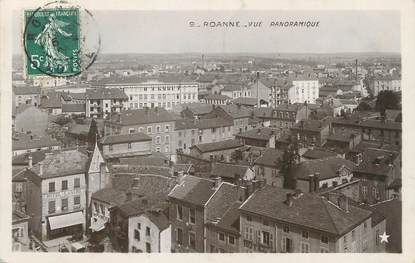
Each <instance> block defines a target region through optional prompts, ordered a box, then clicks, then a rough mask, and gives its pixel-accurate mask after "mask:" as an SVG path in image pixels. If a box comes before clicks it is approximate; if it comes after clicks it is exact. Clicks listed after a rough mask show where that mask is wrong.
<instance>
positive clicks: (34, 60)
mask: <svg viewBox="0 0 415 263" xmlns="http://www.w3.org/2000/svg"><path fill="white" fill-rule="evenodd" d="M24 21H25V29H24V36H23V41H24V49H25V53H26V59H25V62H26V63H25V64H26V65H25V68H26V74H27V76H28V77H35V76H53V77H64V76H73V75H78V74H79V73H80V72H81V67H80V56H79V53H80V48H81V45H80V23H79V9H78V8H50V9H36V10H25V12H24Z"/></svg>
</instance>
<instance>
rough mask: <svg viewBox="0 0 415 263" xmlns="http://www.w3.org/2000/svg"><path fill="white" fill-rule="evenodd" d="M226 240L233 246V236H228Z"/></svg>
mask: <svg viewBox="0 0 415 263" xmlns="http://www.w3.org/2000/svg"><path fill="white" fill-rule="evenodd" d="M228 240H229V244H231V245H235V236H232V235H229V236H228Z"/></svg>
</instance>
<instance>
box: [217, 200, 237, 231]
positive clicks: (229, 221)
mask: <svg viewBox="0 0 415 263" xmlns="http://www.w3.org/2000/svg"><path fill="white" fill-rule="evenodd" d="M241 204H242V203H241V202H239V201H236V202H235V203H233V204H232V206H231V207H230V208H229V209H228V210H227V211H226V212H225V214H224V215H223V216H222V217H221V219H220V220H219V222H218V223H217V224H216V227H219V228H221V229H224V230H227V231H229V232H233V233H235V234H238V235H239V234H240V225H239V215H240V214H239V210H238V208H239V207H240V206H241Z"/></svg>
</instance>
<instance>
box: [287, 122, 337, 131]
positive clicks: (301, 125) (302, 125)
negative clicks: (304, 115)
mask: <svg viewBox="0 0 415 263" xmlns="http://www.w3.org/2000/svg"><path fill="white" fill-rule="evenodd" d="M328 124H329V123H328V122H327V121H324V120H301V121H300V122H298V123H296V124H295V125H294V126H293V127H292V128H291V129H293V130H301V131H303V130H304V131H314V132H319V131H321V130H322V129H324V128H325V127H327V125H328Z"/></svg>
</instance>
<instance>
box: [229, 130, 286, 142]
mask: <svg viewBox="0 0 415 263" xmlns="http://www.w3.org/2000/svg"><path fill="white" fill-rule="evenodd" d="M277 133H278V130H276V129H272V128H269V127H261V128H256V129H251V130H248V131H245V132H242V133H238V134H235V136H236V137H240V138H248V139H256V140H262V141H268V140H269V139H271V137H272V136H274V135H276V134H277Z"/></svg>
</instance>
